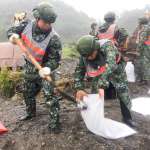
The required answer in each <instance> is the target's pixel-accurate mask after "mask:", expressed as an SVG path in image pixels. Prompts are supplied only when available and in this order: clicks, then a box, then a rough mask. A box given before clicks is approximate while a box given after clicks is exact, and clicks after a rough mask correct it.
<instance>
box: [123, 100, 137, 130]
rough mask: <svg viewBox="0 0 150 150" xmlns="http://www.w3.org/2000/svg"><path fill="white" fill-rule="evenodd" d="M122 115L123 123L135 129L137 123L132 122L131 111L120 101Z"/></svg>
mask: <svg viewBox="0 0 150 150" xmlns="http://www.w3.org/2000/svg"><path fill="white" fill-rule="evenodd" d="M120 107H121V113H122V116H123V119H122V121H123V122H124V123H125V124H127V125H128V126H130V127H132V128H135V127H136V123H135V122H134V121H133V120H132V116H131V113H130V110H129V109H128V108H127V107H126V105H125V104H124V103H123V102H121V101H120Z"/></svg>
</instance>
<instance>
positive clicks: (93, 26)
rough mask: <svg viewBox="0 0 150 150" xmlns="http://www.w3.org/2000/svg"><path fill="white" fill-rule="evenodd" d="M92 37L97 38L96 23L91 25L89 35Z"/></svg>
mask: <svg viewBox="0 0 150 150" xmlns="http://www.w3.org/2000/svg"><path fill="white" fill-rule="evenodd" d="M89 34H90V35H92V36H97V23H95V22H94V23H92V24H91V31H90V33H89Z"/></svg>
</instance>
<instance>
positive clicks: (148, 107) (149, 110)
mask: <svg viewBox="0 0 150 150" xmlns="http://www.w3.org/2000/svg"><path fill="white" fill-rule="evenodd" d="M131 109H132V110H133V111H135V112H137V113H140V114H143V115H150V97H138V98H135V99H133V100H132V108H131Z"/></svg>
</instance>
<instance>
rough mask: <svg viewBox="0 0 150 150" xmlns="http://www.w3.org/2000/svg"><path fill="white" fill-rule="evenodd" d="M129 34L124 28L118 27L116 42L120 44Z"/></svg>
mask: <svg viewBox="0 0 150 150" xmlns="http://www.w3.org/2000/svg"><path fill="white" fill-rule="evenodd" d="M128 36H129V34H128V32H127V30H126V29H124V28H118V29H117V31H116V33H115V37H116V39H117V42H118V44H122V43H124V42H125V41H126V39H127V37H128Z"/></svg>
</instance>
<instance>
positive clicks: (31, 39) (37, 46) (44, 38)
mask: <svg viewBox="0 0 150 150" xmlns="http://www.w3.org/2000/svg"><path fill="white" fill-rule="evenodd" d="M33 16H34V18H35V20H26V21H23V22H21V23H20V24H19V25H18V26H14V27H11V28H10V29H9V30H8V38H9V40H10V41H11V42H12V43H14V44H15V40H14V39H15V38H21V39H22V41H23V42H24V45H25V46H26V47H27V48H28V50H29V52H30V53H31V54H32V55H33V56H34V58H35V59H36V60H37V61H38V62H39V63H40V64H41V65H42V66H43V68H42V69H41V70H40V71H39V72H38V70H37V69H36V68H35V66H34V65H33V64H32V63H31V61H30V60H29V59H28V58H27V57H25V65H24V67H23V71H24V92H23V96H24V100H25V104H26V112H27V115H26V116H23V117H22V118H21V120H28V119H31V118H33V117H35V116H36V100H35V96H36V95H37V93H38V92H39V91H40V89H42V91H43V93H44V98H45V101H46V104H47V106H48V108H49V117H50V121H49V126H48V128H49V131H50V132H54V133H59V131H60V122H59V96H58V95H57V94H56V93H55V91H54V87H53V85H51V84H50V83H49V82H48V81H46V80H45V79H44V78H45V76H46V75H50V74H52V72H53V71H54V70H55V69H56V68H58V66H59V62H60V58H61V56H60V52H61V42H60V38H59V35H58V34H57V33H56V32H55V30H54V28H53V27H52V23H54V22H55V21H56V18H57V15H56V13H55V11H54V9H53V7H52V6H51V5H49V4H48V3H41V4H39V5H38V6H37V7H36V8H34V9H33Z"/></svg>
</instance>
